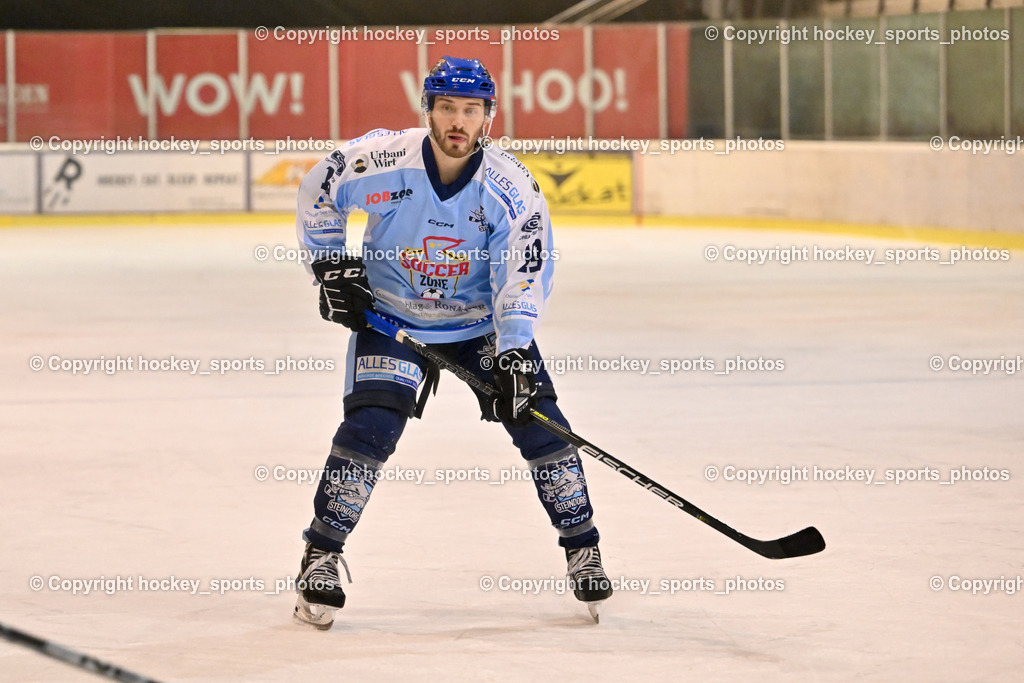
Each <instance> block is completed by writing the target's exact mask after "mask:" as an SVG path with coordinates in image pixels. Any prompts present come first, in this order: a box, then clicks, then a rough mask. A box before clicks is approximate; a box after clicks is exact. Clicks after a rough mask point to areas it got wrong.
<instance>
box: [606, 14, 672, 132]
mask: <svg viewBox="0 0 1024 683" xmlns="http://www.w3.org/2000/svg"><path fill="white" fill-rule="evenodd" d="M593 35H594V79H593V80H594V83H593V85H592V86H591V87H592V92H593V95H592V99H593V106H594V137H598V138H617V137H619V136H623V135H624V136H626V137H627V138H657V137H658V29H657V27H656V26H653V25H645V26H597V27H595V28H594V34H593Z"/></svg>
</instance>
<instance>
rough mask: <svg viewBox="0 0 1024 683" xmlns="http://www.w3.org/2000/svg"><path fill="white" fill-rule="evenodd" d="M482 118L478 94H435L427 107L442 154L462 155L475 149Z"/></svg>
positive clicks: (481, 105) (482, 124)
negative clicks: (430, 104) (464, 95)
mask: <svg viewBox="0 0 1024 683" xmlns="http://www.w3.org/2000/svg"><path fill="white" fill-rule="evenodd" d="M484 119H485V115H484V101H483V100H482V99H480V98H479V97H448V96H446V95H438V96H437V97H436V98H434V108H433V109H431V110H430V130H431V131H432V132H433V134H434V140H436V141H437V144H438V145H439V146H440V147H441V150H442V151H443V152H444V153H445V154H447V155H449V156H453V157H464V156H467V155H469V154H470V153H471V152H473V151H474V150H475V149H476V141H477V140H479V139H480V135H481V134H482V133H483V129H484Z"/></svg>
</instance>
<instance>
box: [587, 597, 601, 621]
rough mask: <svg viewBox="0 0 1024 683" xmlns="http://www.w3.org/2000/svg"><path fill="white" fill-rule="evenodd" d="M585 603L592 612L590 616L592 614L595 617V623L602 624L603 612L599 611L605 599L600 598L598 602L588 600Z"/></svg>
mask: <svg viewBox="0 0 1024 683" xmlns="http://www.w3.org/2000/svg"><path fill="white" fill-rule="evenodd" d="M585 604H586V605H587V611H588V612H590V616H591V618H593V620H594V623H595V624H600V623H601V614H600V612H599V608H600V606H601V605H603V604H604V600H598V601H597V602H588V603H585Z"/></svg>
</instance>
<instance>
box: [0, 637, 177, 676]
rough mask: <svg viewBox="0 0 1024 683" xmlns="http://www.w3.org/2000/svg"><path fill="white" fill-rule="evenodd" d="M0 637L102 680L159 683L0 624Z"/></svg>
mask: <svg viewBox="0 0 1024 683" xmlns="http://www.w3.org/2000/svg"><path fill="white" fill-rule="evenodd" d="M0 637H2V638H4V639H5V640H9V641H11V642H12V643H17V644H18V645H22V646H24V647H27V648H29V649H30V650H35V651H36V652H38V653H40V654H43V655H46V656H47V657H52V658H54V659H56V660H58V661H61V662H64V663H65V664H70V665H71V666H74V667H78V668H79V669H82V670H84V671H88V672H90V673H94V674H97V675H99V676H103V677H104V678H112V679H113V680H115V681H122V682H123V683H159V681H156V680H154V679H152V678H147V677H146V676H140V675H139V674H137V673H132V672H131V671H128V670H126V669H122V668H120V667H116V666H114V665H113V664H107V663H106V662H103V661H100V660H98V659H96V658H94V657H90V656H89V655H83V654H82V653H80V652H75V651H74V650H69V649H67V648H66V647H63V646H61V645H58V644H56V643H53V642H50V641H49V640H43V639H42V638H37V637H36V636H33V635H29V634H28V633H25V632H23V631H19V630H17V629H14V628H11V627H10V626H4V625H3V624H0Z"/></svg>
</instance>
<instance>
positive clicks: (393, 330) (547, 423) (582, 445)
mask: <svg viewBox="0 0 1024 683" xmlns="http://www.w3.org/2000/svg"><path fill="white" fill-rule="evenodd" d="M366 320H367V323H368V324H369V326H370V327H371V328H373V329H374V330H376V331H377V332H380V333H381V334H383V335H385V336H388V337H391V338H392V339H394V340H395V341H397V342H399V343H401V344H402V345H403V346H406V347H408V348H410V349H412V350H413V351H415V352H416V353H418V354H420V355H421V356H423V357H425V358H427V359H429V360H431V361H433V362H435V363H437V364H438V365H439V366H441V367H442V368H445V369H446V370H449V371H451V372H452V373H454V374H455V376H456V377H458V378H459V379H461V380H462V381H463V382H465V383H466V384H468V385H470V386H471V387H473V388H474V389H476V390H478V391H481V392H483V393H484V394H485V395H486V396H497V395H498V390H497V389H495V388H494V386H493V385H492V384H489V383H488V382H485V381H483V380H481V379H480V378H479V377H477V376H476V375H474V374H473V373H471V372H470V371H469V370H466V369H465V368H464V367H462V366H461V365H459V364H457V363H454V362H452V361H450V360H449V359H447V358H445V357H444V356H443V355H442V354H440V353H438V352H437V351H434V350H433V349H431V348H430V347H428V346H427V345H426V344H424V343H423V342H421V341H419V340H418V339H415V338H413V337H411V336H409V335H408V334H407V333H406V332H404V331H402V330H400V329H399V328H397V327H395V326H394V325H392V324H391V323H389V322H388V321H386V320H384V319H383V318H381V317H380V316H378V315H376V314H375V313H372V312H367V313H366ZM530 415H531V417H532V418H533V420H534V421H535V422H536V423H537V424H538V425H540V426H541V427H542V428H544V429H546V430H547V431H549V432H551V433H552V434H554V435H555V436H557V437H559V438H560V439H562V440H563V441H565V442H566V443H568V444H571V445H573V446H575V447H576V448H578V449H579V450H581V451H583V452H584V453H586V454H588V455H592V456H594V457H595V458H597V459H598V460H600V461H601V462H603V463H604V464H605V465H608V466H609V467H611V468H612V469H613V470H615V471H616V472H618V473H619V474H621V475H623V476H624V477H626V478H627V479H632V480H633V481H634V482H636V483H637V484H638V485H640V486H642V487H643V488H645V489H647V490H648V491H650V492H651V493H653V494H655V495H656V496H658V497H659V498H664V499H665V500H667V501H668V502H669V503H671V504H672V505H674V506H676V507H677V508H679V509H680V510H682V511H683V512H685V513H687V514H688V515H691V516H693V517H696V518H697V519H699V520H700V521H702V522H704V523H705V524H707V525H708V526H709V527H711V528H712V529H714V530H715V531H717V532H719V533H720V534H723V535H725V536H728V537H729V538H731V539H732V540H734V541H736V542H737V543H739V544H740V545H742V546H743V547H745V548H749V549H750V550H753V551H754V552H755V553H757V554H758V555H761V556H762V557H767V558H770V559H773V560H778V559H785V558H790V557H802V556H803V555H813V554H814V553H820V552H821V551H822V550H824V549H825V539H824V538H822V536H821V533H820V532H819V531H818V530H817V529H815V528H814V527H813V526H809V527H807V528H806V529H801V530H800V531H798V532H796V533H795V534H790V535H789V536H784V537H783V538H777V539H775V540H771V541H760V540H758V539H756V538H751V537H750V536H747V535H746V534H742V533H740V532H739V531H736V530H735V529H733V528H732V527H731V526H729V525H728V524H725V523H724V522H722V521H720V520H718V519H717V518H715V517H713V516H711V515H709V514H708V513H706V512H704V511H703V510H701V509H700V508H699V507H697V506H696V505H694V504H693V503H691V502H689V501H687V500H686V499H684V498H683V497H682V496H679V495H678V494H675V493H672V491H669V490H668V489H667V488H665V487H664V486H662V485H661V484H659V483H658V482H656V481H654V480H653V479H651V478H650V477H648V476H647V475H646V474H643V473H641V472H638V471H636V470H635V469H633V468H632V467H630V466H629V465H627V464H626V463H624V462H622V461H621V460H619V459H618V458H616V457H615V456H613V455H611V454H609V453H607V452H605V451H603V450H601V449H600V448H598V447H597V446H595V445H594V444H592V443H590V442H589V441H587V440H586V439H584V438H583V437H581V436H579V435H578V434H576V433H575V432H572V431H570V430H568V429H566V428H565V427H563V426H562V425H560V424H558V423H557V422H554V421H553V420H551V419H550V418H548V417H546V416H545V415H543V414H541V413H540V412H538V411H537V410H531V411H530Z"/></svg>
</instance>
